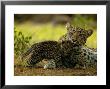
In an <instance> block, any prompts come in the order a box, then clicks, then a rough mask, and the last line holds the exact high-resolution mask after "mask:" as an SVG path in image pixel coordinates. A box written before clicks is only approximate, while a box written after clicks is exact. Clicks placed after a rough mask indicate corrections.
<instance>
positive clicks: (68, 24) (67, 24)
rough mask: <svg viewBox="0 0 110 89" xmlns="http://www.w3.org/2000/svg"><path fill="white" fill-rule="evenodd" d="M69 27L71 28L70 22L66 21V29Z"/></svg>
mask: <svg viewBox="0 0 110 89" xmlns="http://www.w3.org/2000/svg"><path fill="white" fill-rule="evenodd" d="M70 28H72V25H71V23H70V22H67V23H66V29H67V30H69V29H70Z"/></svg>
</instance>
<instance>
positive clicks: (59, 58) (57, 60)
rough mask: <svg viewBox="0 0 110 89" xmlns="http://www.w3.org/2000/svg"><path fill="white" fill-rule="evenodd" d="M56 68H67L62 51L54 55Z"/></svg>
mask: <svg viewBox="0 0 110 89" xmlns="http://www.w3.org/2000/svg"><path fill="white" fill-rule="evenodd" d="M54 59H55V64H56V68H65V66H64V65H63V63H62V60H63V59H62V56H61V53H58V54H56V55H55V56H54Z"/></svg>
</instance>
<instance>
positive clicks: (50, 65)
mask: <svg viewBox="0 0 110 89" xmlns="http://www.w3.org/2000/svg"><path fill="white" fill-rule="evenodd" d="M54 68H56V64H55V60H54V59H50V60H49V61H48V63H47V64H46V65H44V69H54Z"/></svg>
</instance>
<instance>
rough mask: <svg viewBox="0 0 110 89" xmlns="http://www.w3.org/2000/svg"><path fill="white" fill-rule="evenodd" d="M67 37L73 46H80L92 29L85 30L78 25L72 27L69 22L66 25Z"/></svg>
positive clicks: (91, 32)
mask: <svg viewBox="0 0 110 89" xmlns="http://www.w3.org/2000/svg"><path fill="white" fill-rule="evenodd" d="M66 29H67V38H68V39H69V40H70V41H71V42H72V43H73V44H74V46H82V45H84V44H85V43H86V41H87V38H88V37H90V36H91V35H92V34H93V30H91V29H89V30H85V29H82V28H79V27H73V26H72V25H71V24H69V23H68V24H67V25H66Z"/></svg>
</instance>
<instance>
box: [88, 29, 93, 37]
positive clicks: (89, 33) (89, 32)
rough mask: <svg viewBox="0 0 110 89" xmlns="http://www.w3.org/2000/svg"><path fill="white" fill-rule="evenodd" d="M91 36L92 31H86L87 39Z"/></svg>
mask: <svg viewBox="0 0 110 89" xmlns="http://www.w3.org/2000/svg"><path fill="white" fill-rule="evenodd" d="M92 34H93V30H92V29H89V30H87V37H89V36H91V35H92Z"/></svg>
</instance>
